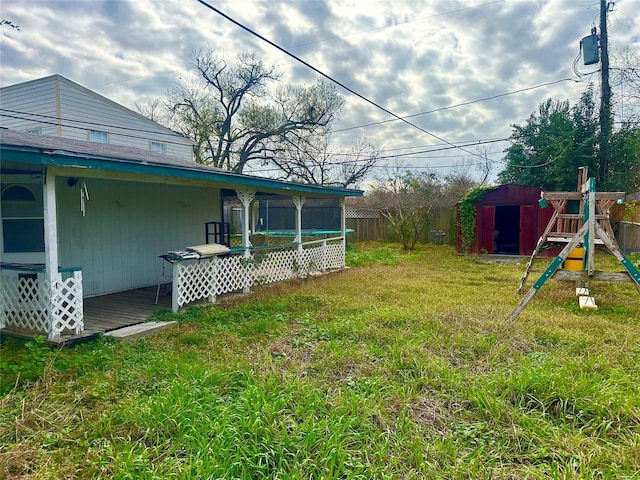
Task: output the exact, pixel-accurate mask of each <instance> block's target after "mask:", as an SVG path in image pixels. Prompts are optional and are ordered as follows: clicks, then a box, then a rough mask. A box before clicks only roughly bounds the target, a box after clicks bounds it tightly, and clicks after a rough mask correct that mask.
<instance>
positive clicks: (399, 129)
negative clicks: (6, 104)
mask: <svg viewBox="0 0 640 480" xmlns="http://www.w3.org/2000/svg"><path fill="white" fill-rule="evenodd" d="M212 4H213V3H212ZM214 4H215V6H216V7H217V8H220V9H221V10H222V11H224V12H225V13H226V14H228V15H229V16H231V17H232V18H234V19H236V20H237V21H239V22H241V23H242V24H244V25H246V26H248V27H249V28H251V29H253V30H255V31H256V32H258V33H260V34H262V35H264V36H265V37H267V38H269V39H271V40H273V41H274V42H276V43H277V44H278V45H281V46H282V47H284V48H286V49H288V50H289V51H290V52H292V53H294V54H295V55H297V56H299V57H300V58H302V59H304V60H305V61H306V62H308V63H309V64H311V65H313V66H315V67H316V68H318V69H320V70H322V71H323V72H325V73H326V74H327V75H329V76H331V77H333V78H335V79H336V80H338V81H340V82H341V83H343V84H345V85H347V86H348V87H350V88H351V89H353V90H355V91H357V92H358V93H360V94H361V95H363V96H365V97H367V98H369V99H370V100H372V101H374V102H375V103H377V104H379V105H380V106H383V107H384V108H387V109H389V110H391V111H393V112H394V113H396V114H398V115H412V114H416V113H420V112H426V111H430V110H434V109H438V108H443V107H447V106H450V105H455V104H459V103H464V102H468V101H471V100H475V99H480V98H484V97H490V96H493V95H499V94H501V93H505V92H510V91H514V90H517V89H521V88H524V87H530V86H534V85H539V84H543V83H548V82H553V81H556V80H559V79H562V78H571V77H574V74H573V71H572V64H573V61H574V59H575V57H576V55H578V52H579V50H578V45H579V43H578V42H579V40H580V38H582V37H583V36H585V35H587V34H589V32H590V29H591V26H592V24H593V22H594V21H596V22H597V16H598V13H599V11H598V2H595V1H592V2H588V1H587V2H575V1H567V0H545V1H542V0H518V1H497V0H493V1H492V0H485V1H483V0H477V1H472V0H469V1H466V0H465V1H451V2H441V1H439V0H396V1H394V2H389V1H388V0H368V1H366V2H363V1H356V0H331V1H305V2H302V1H293V0H289V1H282V0H281V1H268V2H267V1H259V0H233V1H230V0H228V1H220V2H215V3H214ZM637 6H638V2H637V1H635V0H620V1H619V2H616V6H615V10H614V12H612V13H610V25H609V37H610V42H611V50H612V52H615V51H621V50H623V49H624V48H626V47H630V48H631V49H632V50H633V49H635V50H638V48H639V47H640V13H639V12H640V9H638V8H637ZM2 18H6V19H10V20H11V21H13V22H14V23H15V24H18V25H20V27H21V31H20V32H17V31H15V30H13V29H5V28H3V30H2V31H0V34H1V35H2V43H1V44H0V54H1V56H2V70H1V71H0V82H1V84H2V86H5V85H10V84H13V83H18V82H22V81H26V80H31V79H34V78H38V77H42V76H46V75H50V74H53V73H59V74H61V75H63V76H66V77H68V78H70V79H72V80H74V81H76V82H78V83H80V84H82V85H85V86H87V87H88V88H92V89H94V90H96V91H97V92H98V93H100V94H103V95H105V96H107V97H109V98H111V99H113V100H114V101H117V102H120V103H122V104H124V105H125V106H127V107H129V108H132V109H135V103H136V102H140V103H144V102H145V101H149V100H150V99H152V98H154V97H163V96H165V95H166V93H167V91H168V89H169V88H170V87H171V85H172V84H174V82H175V81H176V79H177V78H180V77H181V78H186V77H188V76H189V73H188V69H189V67H190V64H191V62H192V59H193V52H194V51H197V50H198V49H201V48H203V47H206V46H212V47H214V48H215V50H216V52H217V54H218V55H220V56H221V57H224V58H226V59H229V60H231V59H233V58H234V57H235V56H236V55H237V54H238V53H240V52H242V51H255V52H257V53H258V54H259V55H260V56H261V57H262V58H263V59H264V61H265V63H267V64H271V63H274V64H277V65H278V68H279V70H280V71H281V72H282V73H283V76H282V81H283V82H285V83H292V84H306V85H309V84H312V83H314V82H316V81H317V80H318V79H319V78H320V76H319V75H318V74H317V73H315V72H313V71H312V70H311V69H309V68H308V67H306V66H304V65H302V64H301V63H299V62H297V61H295V60H294V59H292V58H291V57H289V56H287V55H285V54H284V53H282V52H279V51H278V50H277V49H275V48H274V47H272V46H270V45H268V44H266V43H265V42H263V41H261V40H259V39H258V38H256V37H255V36H252V35H251V34H250V33H248V32H246V31H244V30H242V29H240V28H239V27H237V26H236V25H233V24H232V23H231V22H229V21H228V20H226V19H224V18H223V17H222V16H220V15H218V14H217V13H215V12H213V11H211V10H209V9H207V8H206V7H204V6H203V5H200V4H199V3H197V2H167V1H162V0H148V1H133V0H120V1H104V0H94V1H58V0H50V1H49V0H47V1H38V0H36V1H29V2H24V1H16V0H3V2H2ZM581 70H582V71H583V72H588V71H594V70H595V69H593V68H591V69H589V68H588V67H581ZM587 78H589V77H587ZM585 88H586V82H582V83H577V82H563V83H560V84H556V85H550V86H547V87H544V88H539V89H535V90H530V91H524V92H521V93H519V94H516V95H511V96H507V97H502V98H497V99H495V100H489V101H485V102H479V103H475V104H473V105H466V106H461V107H458V108H455V109H450V110H443V111H439V112H435V113H430V114H426V115H420V116H417V117H412V118H411V119H410V121H411V122H413V123H415V124H416V125H418V126H419V127H421V128H423V129H426V130H427V131H428V132H430V133H432V134H435V135H437V136H438V137H441V138H442V139H444V140H445V141H446V142H457V141H463V140H468V139H485V138H504V137H508V136H509V134H510V133H511V125H512V124H514V123H524V122H525V121H526V119H527V118H528V116H529V115H530V114H531V112H533V111H535V110H536V109H537V107H538V104H539V103H540V102H541V101H543V100H545V99H546V98H549V97H552V98H558V99H569V100H570V101H571V102H572V103H575V102H577V101H578V99H579V96H580V94H581V93H582V92H583V91H584V90H585ZM342 93H343V94H344V95H345V98H346V103H345V108H344V109H343V111H342V114H341V117H340V120H339V121H338V124H337V125H336V128H337V129H341V128H347V127H354V126H358V125H363V124H368V123H373V122H380V121H385V120H389V119H391V118H392V117H391V116H389V115H388V114H385V113H384V112H382V111H381V110H379V109H377V108H376V107H375V106H373V105H371V104H368V103H366V102H365V101H363V100H361V99H359V98H357V97H355V96H353V95H351V94H350V93H348V92H345V91H343V92H342ZM363 136H365V137H367V138H368V139H369V140H371V141H373V142H375V143H378V144H380V145H381V146H384V148H386V149H394V150H393V151H406V150H400V149H409V148H410V147H414V146H418V145H425V144H438V143H440V144H443V145H446V142H444V143H443V142H442V141H440V140H437V139H435V138H434V137H433V136H432V135H429V134H427V133H424V132H421V131H420V130H419V129H416V128H412V127H411V126H409V125H407V124H405V123H403V122H400V121H397V120H394V121H392V122H387V123H383V124H380V125H375V126H370V127H365V128H358V129H353V130H349V131H347V132H342V133H337V134H336V135H335V138H336V139H338V140H340V141H342V142H344V143H345V144H349V143H351V141H353V139H355V138H359V137H363ZM490 148H491V149H492V151H493V152H498V153H500V152H501V150H502V149H503V148H504V144H502V145H500V144H497V145H494V146H491V147H490ZM449 153H450V154H451V155H453V154H455V153H456V151H455V150H454V151H452V152H449ZM458 154H459V159H464V158H468V157H469V155H468V154H467V153H465V152H458ZM449 158H450V160H449V161H450V162H451V163H453V162H454V160H455V158H454V157H449ZM435 163H442V159H441V158H435V157H434V159H433V160H428V159H424V158H422V159H420V160H416V161H415V164H416V165H417V164H420V165H429V164H435Z"/></svg>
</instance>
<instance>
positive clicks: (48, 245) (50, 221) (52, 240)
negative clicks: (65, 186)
mask: <svg viewBox="0 0 640 480" xmlns="http://www.w3.org/2000/svg"><path fill="white" fill-rule="evenodd" d="M43 203H44V254H45V260H44V265H45V271H46V274H45V275H46V279H47V281H48V282H53V281H54V280H56V279H57V278H58V227H57V225H58V221H57V215H56V177H55V175H53V174H52V173H51V172H50V171H49V170H48V169H47V173H46V176H45V182H44V202H43Z"/></svg>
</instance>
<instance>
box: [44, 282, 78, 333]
mask: <svg viewBox="0 0 640 480" xmlns="http://www.w3.org/2000/svg"><path fill="white" fill-rule="evenodd" d="M79 273H80V272H75V275H74V276H73V277H69V278H67V279H66V280H62V279H61V278H59V279H58V280H56V281H54V282H53V284H52V287H51V307H52V309H53V318H52V328H51V332H50V334H49V335H50V336H53V337H56V336H58V335H60V333H61V332H62V331H63V330H65V329H69V330H73V331H74V332H75V333H82V331H83V330H84V315H83V303H82V276H81V275H80V274H79Z"/></svg>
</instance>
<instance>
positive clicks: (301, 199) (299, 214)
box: [291, 195, 306, 252]
mask: <svg viewBox="0 0 640 480" xmlns="http://www.w3.org/2000/svg"><path fill="white" fill-rule="evenodd" d="M291 199H292V200H293V204H294V205H295V206H296V238H294V239H293V241H294V242H297V243H298V251H299V252H302V206H303V205H304V201H305V200H306V199H305V197H301V196H297V195H296V196H293V197H291Z"/></svg>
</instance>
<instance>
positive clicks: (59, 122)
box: [0, 108, 190, 146]
mask: <svg viewBox="0 0 640 480" xmlns="http://www.w3.org/2000/svg"><path fill="white" fill-rule="evenodd" d="M3 112H9V113H3ZM0 116H2V117H6V118H13V119H15V120H23V121H27V122H34V123H37V124H43V125H54V126H61V127H65V128H75V129H77V130H86V129H87V128H86V126H87V125H89V126H95V127H102V128H111V129H117V130H121V131H122V132H111V133H113V134H114V135H120V136H123V137H129V138H138V139H142V140H150V139H149V137H147V136H141V135H133V134H128V133H124V132H141V133H148V134H153V135H160V136H167V137H173V138H175V137H178V136H179V137H181V138H184V139H185V140H190V139H189V138H187V137H184V136H182V134H180V133H177V132H175V133H170V132H158V131H153V130H144V129H139V128H132V127H121V126H118V125H109V124H105V123H97V122H89V121H84V120H74V119H70V118H63V117H57V116H53V115H41V114H38V113H29V112H21V111H18V110H9V109H6V108H0ZM31 117H41V118H31ZM45 119H46V120H45ZM64 122H73V123H81V124H83V125H84V126H77V125H71V124H69V123H64ZM162 128H166V127H162ZM162 141H163V142H164V143H167V144H172V145H182V146H184V143H182V142H175V141H171V140H169V139H165V138H163V139H162Z"/></svg>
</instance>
